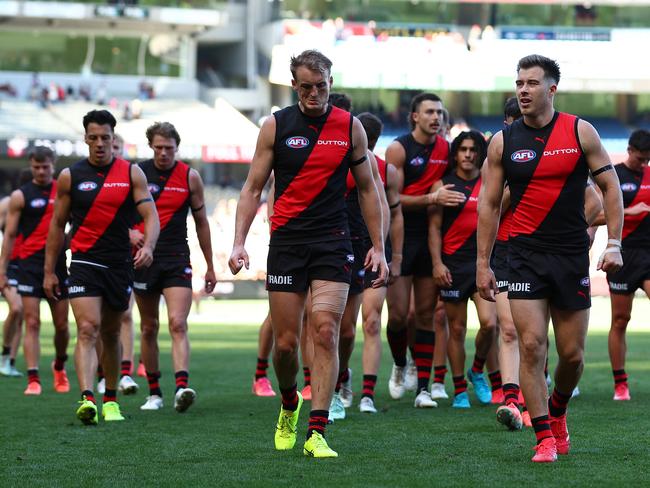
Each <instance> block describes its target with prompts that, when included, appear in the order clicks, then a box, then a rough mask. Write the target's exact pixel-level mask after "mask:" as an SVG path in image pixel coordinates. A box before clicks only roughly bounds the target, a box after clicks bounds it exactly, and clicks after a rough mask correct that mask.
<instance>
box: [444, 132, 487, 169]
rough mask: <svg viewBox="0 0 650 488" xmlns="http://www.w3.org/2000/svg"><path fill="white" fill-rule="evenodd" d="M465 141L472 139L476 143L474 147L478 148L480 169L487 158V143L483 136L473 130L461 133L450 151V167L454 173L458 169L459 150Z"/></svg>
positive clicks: (453, 142)
mask: <svg viewBox="0 0 650 488" xmlns="http://www.w3.org/2000/svg"><path fill="white" fill-rule="evenodd" d="M465 139H472V140H473V141H474V145H475V146H476V161H477V167H478V168H479V169H480V168H481V166H483V161H484V160H485V157H486V156H487V142H485V137H483V134H481V133H480V132H479V131H477V130H474V129H471V130H466V131H463V132H461V133H460V134H458V135H457V136H456V138H455V139H454V140H453V141H452V142H451V149H450V150H449V166H450V168H451V170H452V171H453V170H455V169H456V155H457V154H458V149H459V148H460V145H461V143H462V142H463V141H464V140H465Z"/></svg>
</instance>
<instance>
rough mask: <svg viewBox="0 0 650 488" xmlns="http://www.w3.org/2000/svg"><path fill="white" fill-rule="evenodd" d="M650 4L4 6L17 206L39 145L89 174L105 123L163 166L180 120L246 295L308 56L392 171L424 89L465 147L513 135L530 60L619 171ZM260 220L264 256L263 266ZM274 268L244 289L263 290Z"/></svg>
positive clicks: (1, 107) (6, 126)
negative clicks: (238, 203)
mask: <svg viewBox="0 0 650 488" xmlns="http://www.w3.org/2000/svg"><path fill="white" fill-rule="evenodd" d="M648 3H649V2H646V1H644V0H627V1H624V2H613V1H609V0H600V1H598V0H597V1H594V2H590V3H589V4H588V5H586V4H582V3H581V2H578V1H562V2H558V1H553V0H539V1H535V2H526V5H521V4H518V3H512V2H502V1H495V2H488V1H486V2H475V1H473V2H469V3H464V2H456V1H449V2H428V1H421V2H412V1H403V2H395V1H388V0H380V1H375V0H372V1H369V0H365V1H361V0H358V1H339V0H333V1H328V2H319V1H307V0H285V1H277V0H273V1H267V0H247V1H244V0H242V1H228V2H213V1H207V0H206V1H199V2H192V3H191V4H178V3H177V2H175V1H165V0H160V1H158V2H151V1H146V2H126V3H121V2H109V3H107V4H100V3H91V2H89V3H86V2H41V1H15V0H8V1H3V2H1V3H0V17H1V18H2V22H3V30H2V32H0V69H1V71H0V88H1V91H0V180H1V181H0V193H2V194H7V193H8V192H9V191H10V190H11V188H13V187H15V186H16V184H17V181H18V178H19V174H20V169H21V168H23V167H24V156H25V155H26V154H27V151H28V149H29V148H30V147H32V146H34V145H47V146H50V147H52V148H53V149H54V150H55V151H56V153H57V155H58V157H59V163H58V164H59V167H62V166H65V165H68V164H70V163H72V162H73V161H75V160H77V159H78V158H81V157H83V156H84V155H85V154H86V151H87V148H86V146H85V144H83V140H82V135H83V131H82V127H81V123H80V120H81V117H82V115H83V114H84V113H86V112H87V111H88V110H90V109H92V108H95V107H105V108H108V109H109V110H111V111H112V112H113V113H114V114H115V115H116V116H117V118H118V127H117V132H118V133H119V134H120V135H121V136H122V137H123V138H124V140H125V154H124V156H125V157H127V158H129V159H131V160H140V159H144V158H147V157H150V150H149V148H148V146H147V144H146V139H145V137H144V131H145V129H146V127H147V126H148V125H150V124H151V123H153V122H154V121H159V120H169V121H171V122H173V123H174V124H175V125H176V127H177V128H178V129H179V132H180V134H181V138H182V143H181V145H180V151H179V157H180V158H181V159H182V160H184V161H187V162H189V163H191V164H192V166H193V167H195V168H196V169H198V170H199V171H200V172H201V174H202V176H203V178H204V181H205V182H206V183H207V184H208V186H209V188H210V191H208V194H209V199H208V214H209V215H210V216H211V221H212V223H213V224H214V225H216V226H218V229H219V231H218V232H215V233H214V235H216V236H220V237H219V239H218V240H217V239H215V248H216V249H217V259H216V263H217V265H218V266H220V267H221V268H222V269H221V270H220V271H219V276H218V277H219V279H220V280H224V281H230V280H231V279H232V277H231V276H230V274H229V272H228V270H227V269H226V264H225V261H226V257H227V255H228V252H229V244H230V242H231V241H232V229H231V226H232V222H233V221H234V220H233V219H234V203H233V201H234V199H236V196H237V190H238V188H239V187H240V186H241V183H242V181H243V180H244V178H245V176H246V173H247V169H248V163H249V162H250V159H251V157H252V154H253V151H254V147H255V140H256V137H257V132H258V130H259V129H258V127H259V124H260V122H261V121H262V120H263V118H264V117H265V116H267V115H268V114H270V113H271V112H272V111H273V110H275V109H276V108H277V107H282V106H285V105H288V104H290V103H293V101H294V95H293V92H292V90H291V88H290V79H289V72H288V70H287V69H286V66H287V63H288V59H289V57H290V56H291V55H292V54H294V53H296V52H298V51H300V50H302V49H304V48H306V47H312V46H313V47H316V48H318V49H320V50H321V51H323V52H324V53H325V54H326V55H327V56H329V57H330V58H331V59H332V60H333V62H334V71H333V77H334V84H335V89H336V90H338V91H344V92H346V93H347V94H349V95H350V96H351V98H352V99H353V102H354V106H353V111H354V112H356V113H358V112H361V111H370V112H372V113H375V114H377V115H378V116H380V118H381V119H382V121H383V122H384V124H385V128H384V133H383V135H382V137H381V138H380V140H379V142H378V145H377V152H378V153H379V154H382V153H383V151H384V150H385V148H386V147H387V146H388V144H390V142H391V141H392V140H393V138H394V137H395V136H396V135H397V134H400V133H403V132H405V131H406V130H407V123H406V117H407V113H408V102H409V100H410V99H411V97H412V96H413V94H415V93H417V92H418V91H421V90H430V91H435V92H436V93H438V94H439V95H440V96H441V97H442V98H443V100H444V101H445V106H446V107H447V108H448V109H449V112H450V114H451V119H452V124H453V125H454V126H455V129H452V134H453V133H454V132H453V131H454V130H460V129H461V128H465V127H471V128H476V129H478V130H480V131H482V132H483V133H484V134H486V136H489V135H490V134H492V133H494V132H496V131H498V130H500V128H501V127H502V116H501V107H502V105H503V102H504V100H505V99H506V98H507V97H509V96H511V95H512V93H513V83H512V77H513V72H514V66H515V64H516V60H517V59H518V58H519V57H521V56H523V55H525V54H528V53H531V52H538V53H540V54H544V55H547V56H550V57H552V58H555V59H558V60H559V62H560V64H561V66H562V69H563V79H562V90H561V94H559V95H558V97H557V102H556V103H557V106H558V108H559V109H560V110H566V111H569V112H572V113H578V114H580V115H581V116H582V117H583V118H585V119H587V120H589V121H590V122H592V123H593V124H594V126H595V127H596V128H597V129H598V131H599V132H600V135H601V137H602V139H603V142H604V144H605V147H606V149H607V150H608V152H609V153H610V154H611V156H612V159H613V160H614V161H617V160H619V159H620V158H621V157H622V155H623V154H624V153H625V149H626V144H627V142H626V141H627V138H628V136H629V134H630V133H631V131H632V130H634V129H635V128H638V127H646V128H647V127H650V66H649V65H648V64H647V63H640V62H637V61H635V58H636V57H637V56H638V52H639V48H640V46H642V45H644V42H645V41H644V39H647V36H648V33H649V32H650V31H649V30H647V29H646V28H645V27H646V26H647V25H648V24H649V23H650V12H649V10H648V9H647V4H648ZM367 7H371V8H367ZM602 60H607V62H602ZM415 68H417V69H415ZM259 214H260V218H259V221H260V223H259V226H258V227H259V232H257V231H255V232H253V233H252V235H251V239H253V240H255V239H257V238H259V242H257V241H255V244H254V245H255V246H256V247H257V248H259V249H264V248H265V246H266V242H267V237H268V233H267V232H266V229H265V227H264V226H265V222H266V218H265V217H264V212H262V211H260V212H259ZM256 225H257V224H256ZM197 249H198V248H197V247H196V246H195V250H197ZM255 254H257V253H255ZM260 254H261V257H260V258H259V262H255V263H253V266H252V267H251V270H249V272H248V273H245V274H243V275H238V276H237V279H244V280H259V279H262V278H263V277H264V274H265V271H264V269H265V266H264V252H263V251H262V252H261V253H260ZM256 259H257V258H256ZM198 261H200V260H198Z"/></svg>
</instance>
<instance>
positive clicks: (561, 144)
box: [502, 112, 589, 254]
mask: <svg viewBox="0 0 650 488" xmlns="http://www.w3.org/2000/svg"><path fill="white" fill-rule="evenodd" d="M502 164H503V169H504V174H505V178H506V180H507V182H508V185H509V186H510V195H511V198H510V201H511V204H510V205H511V207H512V212H513V214H512V227H511V228H510V239H509V242H510V243H514V244H517V245H520V246H521V247H526V248H530V249H533V250H537V251H539V252H549V253H554V254H563V253H569V254H575V253H581V252H585V251H587V250H588V248H589V236H588V235H587V222H586V220H585V212H584V203H585V182H586V181H587V174H588V167H587V162H586V158H585V156H584V153H583V151H582V147H581V146H580V141H579V138H578V117H576V116H574V115H569V114H565V113H560V112H556V113H555V115H554V116H553V119H552V120H551V122H550V123H549V124H548V125H547V126H545V127H542V128H540V129H535V128H532V127H529V126H527V125H526V124H525V123H524V120H523V118H522V119H519V120H516V121H515V122H514V123H513V124H512V125H510V126H508V127H506V128H505V129H504V130H503V157H502Z"/></svg>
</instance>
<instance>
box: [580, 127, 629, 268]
mask: <svg viewBox="0 0 650 488" xmlns="http://www.w3.org/2000/svg"><path fill="white" fill-rule="evenodd" d="M578 136H579V138H580V144H581V145H582V150H583V151H584V153H585V156H586V158H587V165H588V166H589V169H590V171H591V174H592V177H593V179H594V182H595V183H596V184H597V185H598V188H600V191H601V192H602V194H603V207H604V213H605V220H606V224H607V237H608V244H607V248H606V249H605V251H604V252H603V254H602V256H601V258H600V260H599V261H598V269H602V270H603V271H605V272H613V271H617V270H619V269H620V268H621V266H623V258H622V256H621V252H620V251H621V233H622V230H623V196H622V195H621V189H620V184H619V181H618V176H617V175H616V171H614V168H613V166H612V165H611V163H610V159H609V155H608V154H607V152H606V151H605V148H604V147H603V145H602V143H601V142H600V137H598V133H597V132H596V129H594V127H593V126H592V125H591V124H590V123H588V122H586V121H584V120H580V121H579V122H578Z"/></svg>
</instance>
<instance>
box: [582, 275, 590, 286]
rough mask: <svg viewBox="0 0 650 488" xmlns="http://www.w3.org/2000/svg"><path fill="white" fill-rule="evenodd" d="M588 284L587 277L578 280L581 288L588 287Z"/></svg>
mask: <svg viewBox="0 0 650 488" xmlns="http://www.w3.org/2000/svg"><path fill="white" fill-rule="evenodd" d="M589 283H590V281H589V276H585V277H584V278H582V279H581V280H580V284H581V285H582V286H589Z"/></svg>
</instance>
